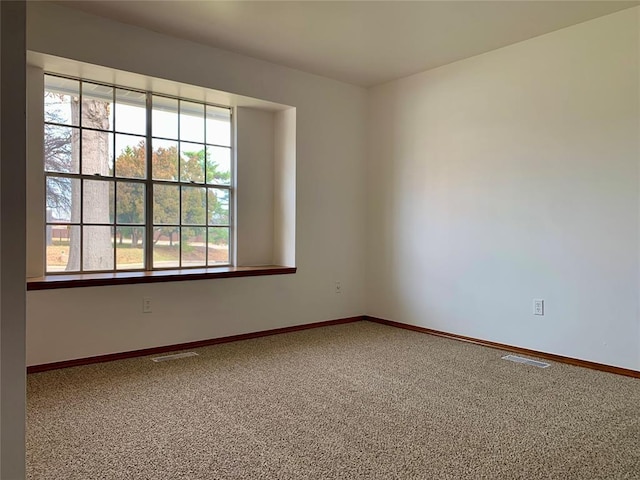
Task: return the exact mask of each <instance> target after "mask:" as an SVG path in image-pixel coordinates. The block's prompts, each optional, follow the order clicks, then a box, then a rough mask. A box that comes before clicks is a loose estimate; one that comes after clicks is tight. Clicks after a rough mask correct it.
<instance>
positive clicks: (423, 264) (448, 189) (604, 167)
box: [367, 8, 640, 369]
mask: <svg viewBox="0 0 640 480" xmlns="http://www.w3.org/2000/svg"><path fill="white" fill-rule="evenodd" d="M638 11H639V9H638V8H635V9H630V10H626V11H622V12H619V13H615V14H612V15H609V16H606V17H602V18H600V19H596V20H593V21H589V22H586V23H583V24H580V25H576V26H573V27H570V28H567V29H564V30H560V31H557V32H554V33H551V34H548V35H544V36H542V37H538V38H535V39H532V40H529V41H525V42H522V43H519V44H516V45H512V46H510V47H506V48H503V49H500V50H496V51H493V52H490V53H487V54H484V55H481V56H478V57H474V58H471V59H468V60H463V61H460V62H457V63H454V64H451V65H448V66H445V67H442V68H438V69H435V70H431V71H428V72H425V73H422V74H418V75H414V76H411V77H408V78H405V79H402V80H399V81H395V82H391V83H388V84H385V85H382V86H379V87H376V88H373V89H372V90H371V92H370V113H369V121H370V131H369V158H368V161H369V164H368V168H367V174H368V180H367V181H368V210H367V212H368V213H367V214H368V220H367V233H368V256H367V287H368V291H367V314H369V315H372V316H378V317H383V318H388V319H391V320H396V321H400V322H405V323H410V324H415V325H420V326H424V327H429V328H434V329H439V330H443V331H447V332H452V333H456V334H462V335H467V336H472V337H478V338H482V339H486V340H491V341H496V342H500V343H506V344H511V345H516V346H521V347H526V348H531V349H535V350H542V351H545V352H550V353H556V354H561V355H566V356H570V357H576V358H580V359H586V360H591V361H595V362H601V363H605V364H610V365H617V366H621V367H626V368H632V369H640V332H639V319H638V309H639V297H638V295H639V283H638V273H639V262H638V256H639V242H638V240H639V237H638V229H639V220H638V218H639V217H638V215H639V208H638V204H639V200H640V190H639V183H638V174H639V172H638V161H639V137H638V134H639V129H638V127H639V125H638V121H639V90H640V89H639V81H638V64H639V47H638V31H639V28H638V26H639V23H638V18H639V17H638ZM534 298H542V299H544V300H545V307H546V311H545V315H544V316H533V315H532V313H533V311H532V310H533V299H534Z"/></svg>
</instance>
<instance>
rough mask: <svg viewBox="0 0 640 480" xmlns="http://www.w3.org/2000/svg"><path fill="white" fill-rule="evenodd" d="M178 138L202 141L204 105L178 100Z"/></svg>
mask: <svg viewBox="0 0 640 480" xmlns="http://www.w3.org/2000/svg"><path fill="white" fill-rule="evenodd" d="M180 140H187V141H191V142H199V143H204V105H203V104H201V103H193V102H185V101H181V102H180Z"/></svg>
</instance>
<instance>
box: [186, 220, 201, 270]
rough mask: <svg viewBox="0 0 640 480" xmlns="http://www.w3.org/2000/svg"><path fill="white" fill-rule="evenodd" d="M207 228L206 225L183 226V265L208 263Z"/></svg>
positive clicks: (190, 265)
mask: <svg viewBox="0 0 640 480" xmlns="http://www.w3.org/2000/svg"><path fill="white" fill-rule="evenodd" d="M206 236H207V229H206V228H204V227H183V228H182V243H181V247H182V266H183V267H204V266H205V265H206V264H207V254H206V248H205V245H206V242H207V238H206Z"/></svg>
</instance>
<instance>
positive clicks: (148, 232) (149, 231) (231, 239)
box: [43, 71, 236, 275]
mask: <svg viewBox="0 0 640 480" xmlns="http://www.w3.org/2000/svg"><path fill="white" fill-rule="evenodd" d="M44 76H53V77H59V78H63V79H69V80H73V81H78V82H79V87H80V99H79V104H80V109H82V83H83V82H86V83H91V84H93V85H101V86H105V87H109V88H112V89H113V100H112V104H113V105H114V108H115V105H116V90H118V89H120V90H127V91H132V92H137V93H141V94H144V95H145V96H146V134H145V135H144V136H142V135H139V136H140V138H144V139H145V141H146V178H144V179H132V178H128V177H118V176H116V171H115V170H116V169H115V168H114V172H113V173H112V174H111V175H108V176H104V175H89V174H86V173H84V174H83V173H82V148H80V153H79V156H80V157H79V158H80V166H79V169H78V173H62V172H50V171H47V170H46V167H45V166H44V165H43V167H44V168H43V170H44V185H43V188H44V191H45V194H44V203H45V205H44V207H45V211H46V203H47V200H46V188H47V179H48V178H51V177H57V178H70V179H77V180H79V181H80V185H83V183H84V181H87V180H89V181H91V180H101V181H109V182H113V184H114V185H117V183H118V182H119V181H120V182H123V181H124V182H133V183H140V184H143V185H144V186H145V211H144V214H145V219H144V224H140V225H131V224H119V223H118V221H117V215H116V214H115V212H114V215H113V221H112V222H111V223H110V224H109V225H108V226H110V227H112V228H113V235H112V238H113V255H114V258H113V268H111V269H105V270H94V269H91V270H85V269H84V268H83V257H84V255H83V252H84V251H83V249H84V245H83V240H82V239H83V237H84V235H83V234H82V229H83V227H84V226H95V225H97V226H107V225H106V224H104V225H103V224H95V223H92V222H85V221H84V216H83V209H84V199H83V194H82V188H83V187H81V193H80V200H79V201H80V218H79V221H78V222H71V221H70V222H69V223H61V222H51V221H49V219H47V218H46V217H45V218H44V228H45V238H46V236H47V229H48V228H49V227H51V226H54V225H72V226H78V227H79V228H80V267H79V269H78V270H71V271H66V270H65V271H48V270H47V268H48V264H47V257H46V242H45V245H44V248H45V252H44V253H45V255H44V270H45V274H46V275H60V274H61V275H68V274H87V273H89V274H93V273H125V272H149V271H163V270H183V269H202V268H211V267H230V266H232V265H233V259H234V258H235V255H234V253H235V252H234V246H235V235H236V228H235V221H234V217H235V203H236V202H235V188H234V185H235V175H236V171H235V162H234V161H233V159H234V156H235V149H236V145H235V139H236V135H235V121H234V118H235V111H234V109H233V108H232V107H230V106H228V105H220V104H215V103H212V102H206V101H202V100H195V99H191V98H186V97H181V96H172V95H167V94H165V93H157V92H154V91H151V90H140V89H136V88H131V87H127V86H123V85H117V84H109V83H105V82H100V81H94V80H91V79H86V78H77V77H72V76H66V75H61V74H58V73H49V72H46V71H45V72H44ZM153 97H164V98H168V99H173V100H177V101H178V105H180V102H182V101H184V102H190V103H196V104H200V105H203V106H204V107H205V109H206V107H207V106H209V107H213V108H217V109H220V108H222V109H226V110H229V115H230V127H229V128H230V145H228V146H227V145H216V144H213V143H207V136H206V114H205V117H204V118H203V122H204V129H205V130H204V132H205V133H204V143H202V145H203V146H204V148H205V152H206V148H207V147H215V148H220V147H223V148H229V155H230V159H231V161H230V164H229V169H230V180H229V184H228V185H223V184H217V183H207V180H206V164H207V162H206V161H205V166H204V168H205V171H204V180H203V182H202V183H200V182H197V183H196V182H191V181H184V180H182V179H181V178H180V177H181V175H180V168H181V161H180V144H181V143H191V144H193V143H200V142H194V141H189V140H182V139H181V135H180V131H179V128H180V127H179V124H180V122H178V138H177V139H175V138H164V137H159V136H158V137H154V136H153V135H152V109H153V105H152V98H153ZM179 115H180V113H179V111H178V117H179ZM80 118H82V112H81V111H80ZM114 118H115V112H114ZM79 123H81V122H79ZM113 123H114V124H113V125H111V126H110V130H100V129H95V128H91V127H85V126H82V125H81V124H79V125H77V126H75V125H74V126H71V125H67V124H59V123H55V122H48V121H46V119H45V121H44V125H55V126H61V127H72V128H76V129H77V130H78V133H79V136H80V138H82V132H83V131H87V130H94V131H95V130H99V131H104V132H108V133H111V134H112V135H113V137H114V138H113V142H114V145H115V137H116V134H118V133H123V134H126V135H129V133H127V132H118V131H117V130H116V129H115V121H114V122H113ZM43 135H44V129H43ZM153 139H157V140H169V141H172V142H176V143H177V145H178V178H177V179H176V180H158V179H156V180H154V179H153V174H152V168H153V165H152V150H153ZM113 154H114V159H113V160H114V162H115V157H116V155H117V153H116V152H115V148H114V151H113ZM205 155H206V153H205ZM43 164H44V162H43ZM114 167H115V163H114ZM155 185H172V186H178V187H179V191H180V202H179V208H178V211H179V222H178V224H175V225H174V224H166V225H165V224H163V225H159V224H158V225H154V221H153V220H154V218H153V187H154V186H155ZM183 187H198V188H204V189H205V198H206V200H205V201H206V202H207V203H205V216H206V217H208V201H209V195H208V192H209V189H219V190H226V191H227V192H228V197H227V198H228V212H229V215H228V220H227V224H226V225H222V224H215V225H213V224H212V225H210V224H209V219H208V218H206V219H205V223H204V224H203V225H190V224H183V223H182V220H183V219H182V188H183ZM114 205H115V206H116V208H117V195H116V194H114ZM135 226H140V227H144V228H145V237H144V267H143V268H130V269H128V268H118V265H117V258H116V256H117V245H116V237H115V232H116V230H117V228H118V227H135ZM165 227H170V228H177V229H178V230H179V234H178V242H179V245H180V246H179V248H178V251H179V257H178V266H166V267H155V266H153V234H154V229H155V228H165ZM183 227H185V228H190V227H199V228H204V229H205V232H206V236H207V237H206V238H205V246H207V254H206V258H205V263H204V264H203V265H185V266H183V264H182V234H181V230H182V228H183ZM211 227H221V228H228V232H229V234H228V262H227V263H212V264H209V259H208V235H209V228H211Z"/></svg>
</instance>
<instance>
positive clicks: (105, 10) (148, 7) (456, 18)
mask: <svg viewBox="0 0 640 480" xmlns="http://www.w3.org/2000/svg"><path fill="white" fill-rule="evenodd" d="M58 3H61V4H64V5H66V6H70V7H73V8H77V9H80V10H83V11H85V12H88V13H92V14H95V15H100V16H103V17H109V18H112V19H115V20H117V21H120V22H124V23H129V24H133V25H137V26H140V27H144V28H147V29H150V30H154V31H156V32H161V33H165V34H168V35H172V36H175V37H179V38H183V39H187V40H192V41H195V42H199V43H203V44H206V45H211V46H215V47H219V48H223V49H226V50H230V51H234V52H238V53H241V54H244V55H249V56H251V57H255V58H259V59H263V60H267V61H270V62H274V63H278V64H281V65H285V66H288V67H292V68H296V69H299V70H303V71H307V72H310V73H315V74H318V75H323V76H326V77H330V78H334V79H337V80H341V81H344V82H348V83H353V84H356V85H362V86H372V85H377V84H380V83H384V82H387V81H390V80H394V79H396V78H400V77H404V76H407V75H411V74H413V73H417V72H421V71H424V70H427V69H430V68H434V67H438V66H440V65H445V64H447V63H451V62H454V61H456V60H460V59H463V58H467V57H470V56H473V55H478V54H480V53H484V52H487V51H490V50H494V49H496V48H499V47H503V46H506V45H509V44H512V43H516V42H519V41H522V40H526V39H528V38H532V37H535V36H538V35H542V34H545V33H548V32H552V31H554V30H558V29H560V28H563V27H567V26H569V25H574V24H576V23H580V22H584V21H586V20H590V19H593V18H596V17H599V16H602V15H606V14H609V13H612V12H615V11H618V10H622V9H625V8H629V7H632V6H635V5H638V4H639V2H637V1H592V0H589V1H580V0H570V1H540V0H537V1H513V0H512V1H477V0H476V1H455V0H449V1H417V2H416V1H414V2H403V1H371V2H370V1H337V2H336V1H334V2H328V1H294V2H274V1H114V0H105V1H102V0H98V1H61V2H58Z"/></svg>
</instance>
